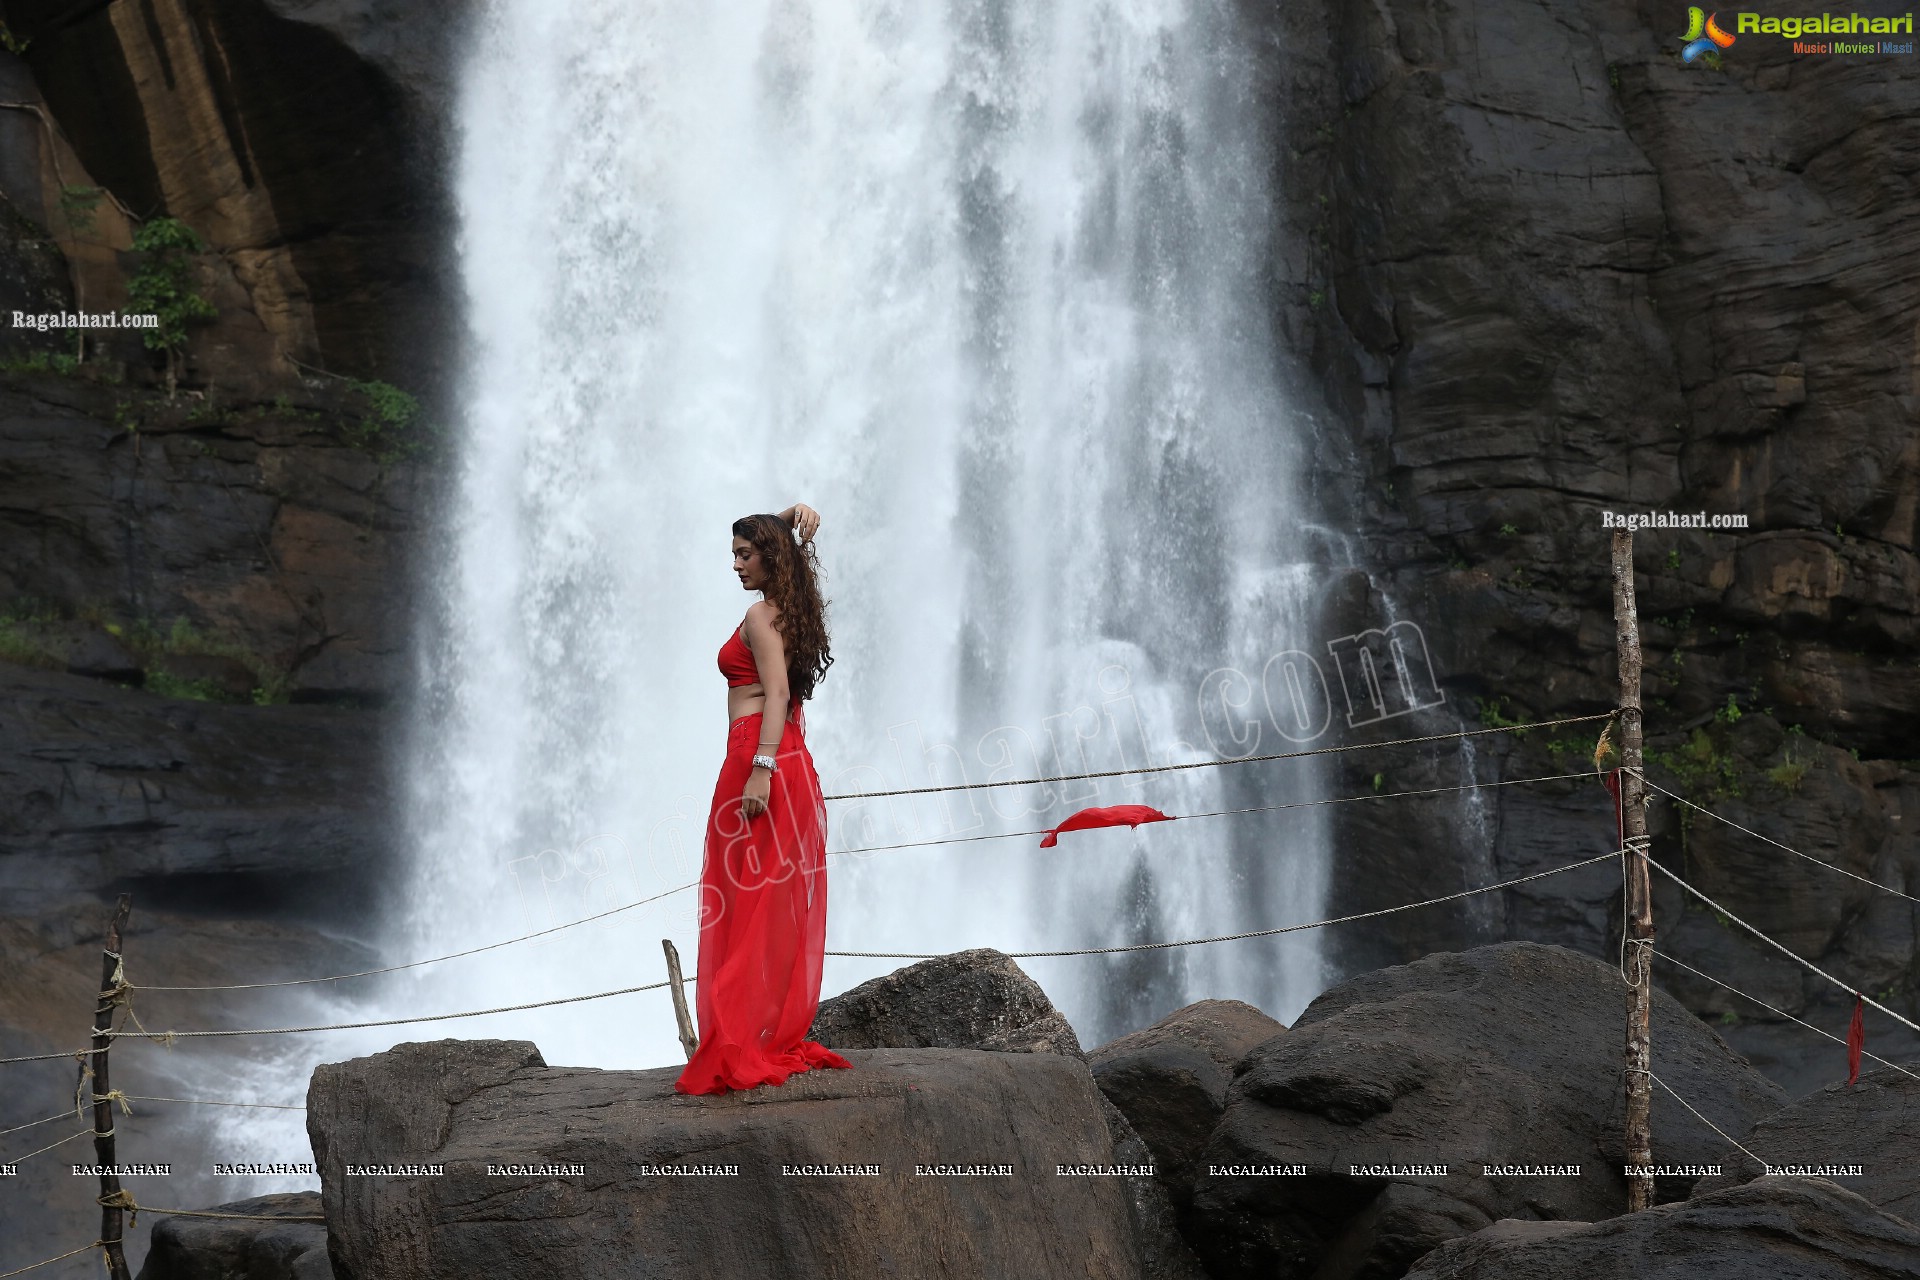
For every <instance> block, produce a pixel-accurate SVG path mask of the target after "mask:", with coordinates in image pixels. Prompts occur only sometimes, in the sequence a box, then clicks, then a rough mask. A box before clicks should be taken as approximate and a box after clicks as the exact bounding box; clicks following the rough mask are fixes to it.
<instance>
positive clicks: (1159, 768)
mask: <svg viewBox="0 0 1920 1280" xmlns="http://www.w3.org/2000/svg"><path fill="white" fill-rule="evenodd" d="M1613 716H1614V713H1613V712H1611V711H1601V712H1598V713H1596V714H1594V715H1590V716H1568V717H1566V718H1565V719H1562V720H1541V721H1538V722H1536V723H1534V724H1503V725H1496V726H1494V727H1493V728H1489V729H1462V730H1459V731H1458V732H1455V733H1429V734H1424V735H1422V736H1420V737H1418V738H1393V739H1390V740H1389V741H1386V742H1354V743H1348V744H1347V745H1345V746H1339V747H1313V748H1310V749H1308V750H1306V751H1276V752H1274V753H1272V754H1270V755H1264V756H1241V757H1239V758H1238V759H1233V760H1189V761H1187V762H1186V763H1184V764H1156V765H1143V766H1142V767H1140V768H1138V769H1103V770H1100V771H1098V772H1095V773H1061V774H1054V775H1051V776H1049V777H1044V778H1009V779H1006V780H1004V781H1001V782H956V783H953V784H951V785H947V786H932V787H905V788H902V789H900V790H897V791H849V792H846V793H844V794H842V795H833V796H823V797H822V799H825V800H883V799H886V798H887V797H889V796H926V795H936V794H940V793H943V792H948V791H985V790H988V789H990V788H994V787H1035V786H1039V785H1041V784H1043V783H1048V782H1089V781H1094V780H1097V779H1100V778H1130V777H1136V776H1138V775H1141V774H1147V773H1178V772H1180V771H1181V770H1185V769H1218V768H1221V767H1222V766H1225V765H1230V764H1265V763H1267V762H1269V761H1273V760H1298V759H1301V758H1302V757H1305V756H1329V755H1338V754H1339V753H1341V752H1345V751H1366V750H1369V749H1371V748H1374V747H1410V746H1415V745H1418V744H1419V743H1422V742H1452V741H1454V740H1455V739H1459V738H1477V737H1480V736H1481V735H1483V734H1488V733H1525V732H1526V731H1527V730H1529V729H1553V728H1557V727H1559V726H1560V725H1563V724H1586V723H1588V722H1590V721H1593V720H1610V719H1612V718H1613Z"/></svg>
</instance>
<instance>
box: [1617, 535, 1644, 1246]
mask: <svg viewBox="0 0 1920 1280" xmlns="http://www.w3.org/2000/svg"><path fill="white" fill-rule="evenodd" d="M1613 621H1614V630H1615V635H1616V638H1617V641H1618V649H1619V655H1620V775H1619V776H1620V818H1621V834H1622V838H1623V839H1622V843H1623V845H1624V847H1625V848H1626V850H1627V855H1626V859H1625V861H1626V867H1625V873H1626V881H1627V885H1626V912H1625V918H1624V919H1622V920H1621V922H1620V927H1621V928H1622V929H1623V930H1625V931H1626V937H1625V939H1624V940H1623V941H1624V946H1623V950H1624V951H1625V953H1626V965H1627V972H1626V976H1627V979H1628V980H1629V982H1630V983H1631V985H1630V986H1629V988H1628V990H1627V1037H1626V1071H1625V1087H1626V1093H1627V1125H1626V1154H1627V1170H1628V1172H1627V1212H1628V1213H1636V1212H1638V1211H1639V1210H1641V1209H1647V1208H1651V1207H1652V1205H1653V1168H1652V1166H1653V1118H1652V1113H1653V1076H1652V1075H1651V1074H1650V1073H1651V1072H1652V1070H1653V1045H1652V1040H1651V1038H1650V1022H1651V1016H1652V1013H1653V887H1652V885H1650V884H1649V883H1648V878H1647V864H1646V862H1645V860H1644V858H1643V857H1642V855H1643V854H1645V853H1646V851H1647V809H1646V802H1647V793H1646V786H1645V784H1644V783H1643V781H1642V780H1641V777H1640V759H1641V757H1640V748H1641V729H1642V723H1641V711H1640V620H1639V616H1638V613H1637V611H1636V608H1635V605H1634V599H1633V531H1632V530H1631V529H1616V530H1615V531H1614V534H1613Z"/></svg>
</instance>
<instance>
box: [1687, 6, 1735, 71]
mask: <svg viewBox="0 0 1920 1280" xmlns="http://www.w3.org/2000/svg"><path fill="white" fill-rule="evenodd" d="M1719 16H1720V15H1719V14H1718V13H1708V12H1707V11H1706V10H1704V9H1702V8H1701V7H1700V6H1698V5H1694V6H1692V7H1691V8H1689V9H1688V10H1687V34H1686V35H1684V36H1682V37H1681V39H1683V40H1685V41H1686V42H1687V46H1686V48H1684V49H1682V50H1681V51H1680V61H1682V62H1688V63H1690V62H1692V61H1694V59H1696V58H1698V57H1700V56H1701V55H1702V54H1704V55H1706V57H1707V63H1708V65H1710V66H1711V65H1714V64H1716V63H1718V62H1719V60H1720V55H1719V54H1718V53H1717V52H1716V46H1717V47H1718V48H1720V49H1724V48H1726V47H1727V46H1728V45H1730V44H1732V43H1733V37H1732V36H1731V35H1729V34H1727V32H1726V31H1725V30H1724V29H1723V28H1722V27H1721V26H1720V24H1719V23H1718V22H1716V21H1714V19H1716V18H1718V17H1719Z"/></svg>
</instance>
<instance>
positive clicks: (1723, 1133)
mask: <svg viewBox="0 0 1920 1280" xmlns="http://www.w3.org/2000/svg"><path fill="white" fill-rule="evenodd" d="M1626 1070H1627V1071H1628V1072H1629V1073H1630V1074H1634V1075H1644V1076H1646V1078H1647V1079H1649V1080H1651V1081H1653V1082H1654V1083H1655V1084H1657V1085H1659V1086H1660V1087H1661V1088H1662V1089H1665V1090H1666V1091H1667V1093H1668V1094H1669V1095H1670V1096H1671V1097H1672V1098H1673V1100H1674V1101H1675V1102H1677V1103H1679V1104H1680V1105H1681V1106H1683V1107H1685V1108H1686V1109H1687V1110H1689V1111H1692V1112H1693V1115H1694V1118H1695V1119H1696V1120H1698V1121H1699V1122H1700V1123H1701V1124H1703V1125H1705V1126H1707V1128H1709V1129H1711V1130H1713V1131H1714V1132H1715V1133H1717V1134H1719V1135H1720V1136H1721V1137H1722V1138H1724V1139H1726V1141H1727V1142H1728V1143H1731V1144H1732V1146H1733V1147H1734V1149H1735V1150H1737V1151H1739V1152H1740V1154H1741V1155H1743V1156H1745V1157H1746V1158H1747V1159H1749V1160H1751V1161H1753V1162H1754V1163H1755V1164H1757V1165H1759V1166H1760V1170H1761V1172H1762V1173H1764V1172H1766V1171H1767V1170H1768V1169H1770V1168H1772V1167H1773V1166H1771V1165H1769V1164H1768V1163H1767V1162H1766V1161H1765V1160H1762V1159H1761V1158H1760V1157H1759V1156H1757V1155H1755V1154H1753V1152H1751V1151H1749V1150H1747V1149H1746V1148H1745V1147H1743V1146H1741V1145H1740V1144H1739V1143H1737V1142H1734V1140H1733V1139H1732V1138H1729V1137H1727V1131H1726V1130H1725V1129H1722V1128H1721V1127H1720V1126H1719V1125H1717V1124H1715V1123H1714V1122H1713V1121H1711V1120H1709V1119H1707V1118H1706V1117H1705V1116H1703V1115H1701V1114H1700V1113H1699V1111H1697V1110H1695V1108H1694V1105H1693V1104H1692V1103H1691V1102H1688V1101H1687V1100H1686V1099H1685V1098H1683V1097H1681V1096H1680V1095H1679V1094H1677V1093H1675V1092H1674V1090H1673V1086H1672V1085H1670V1084H1668V1083H1667V1082H1666V1081H1665V1080H1662V1079H1661V1078H1660V1077H1659V1076H1657V1075H1655V1074H1653V1072H1651V1071H1644V1070H1642V1069H1641V1068H1639V1067H1627V1068H1626Z"/></svg>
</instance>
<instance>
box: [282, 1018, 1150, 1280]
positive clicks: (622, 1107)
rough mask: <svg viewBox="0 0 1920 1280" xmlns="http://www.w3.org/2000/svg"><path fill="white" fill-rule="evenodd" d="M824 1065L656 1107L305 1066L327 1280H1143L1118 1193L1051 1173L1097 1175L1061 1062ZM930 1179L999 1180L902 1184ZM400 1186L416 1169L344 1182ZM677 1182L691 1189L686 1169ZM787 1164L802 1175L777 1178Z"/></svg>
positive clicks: (1103, 1154)
mask: <svg viewBox="0 0 1920 1280" xmlns="http://www.w3.org/2000/svg"><path fill="white" fill-rule="evenodd" d="M847 1056H848V1057H849V1058H850V1059H851V1060H852V1061H853V1064H854V1065H853V1069H852V1070H818V1071H808V1072H804V1073H802V1074H800V1075H798V1076H794V1077H792V1078H791V1079H789V1080H788V1081H787V1082H786V1083H785V1084H784V1085H781V1086H780V1087H778V1088H760V1089H753V1090H748V1091H745V1092H741V1093H733V1094H726V1095H723V1096H719V1097H700V1098H695V1097H688V1096H685V1095H682V1094H678V1093H675V1092H674V1090H673V1081H674V1078H675V1077H676V1076H677V1075H678V1069H677V1068H673V1067H663V1068H658V1069H655V1070H650V1071H594V1070H586V1069H569V1068H556V1067H549V1066H546V1065H545V1063H544V1062H543V1061H542V1060H541V1057H540V1054H539V1051H538V1050H537V1049H535V1048H534V1046H533V1045H531V1044H528V1043H526V1042H524V1041H520V1042H508V1041H473V1042H466V1041H450V1040H449V1041H440V1042H438V1043H434V1044H405V1045H400V1046H398V1047H396V1048H394V1049H392V1050H389V1051H388V1052H386V1053H381V1054H375V1055H374V1056H372V1057H367V1058H357V1059H354V1060H352V1061H350V1062H343V1063H335V1064H330V1065H325V1066H322V1067H320V1068H319V1069H317V1070H316V1071H315V1072H314V1075H313V1081H312V1084H311V1086H310V1088H309V1090H308V1095H307V1105H308V1111H307V1129H308V1133H309V1135H310V1136H311V1138H312V1140H313V1149H314V1154H315V1156H316V1158H317V1160H318V1161H319V1164H320V1175H321V1187H322V1196H323V1199H324V1202H325V1205H326V1216H327V1221H328V1225H329V1228H330V1230H331V1232H332V1249H333V1262H334V1270H335V1273H336V1275H338V1276H340V1277H341V1278H342V1280H427V1278H429V1277H433V1278H441V1277H444V1278H446V1280H453V1278H455V1277H458V1278H459V1280H468V1278H469V1277H472V1276H481V1275H484V1276H490V1277H499V1278H501V1280H511V1278H513V1277H528V1278H531V1277H548V1276H557V1275H564V1276H567V1277H569V1280H596V1278H598V1277H616V1276H617V1277H621V1278H622V1280H629V1278H633V1277H655V1276H659V1277H667V1276H688V1275H698V1276H703V1277H710V1278H712V1280H724V1278H725V1277H733V1276H739V1277H753V1278H754V1280H759V1278H760V1277H764V1276H774V1275H792V1276H828V1275H831V1276H835V1277H842V1278H844V1280H860V1278H861V1277H880V1276H886V1277H895V1276H903V1275H911V1276H925V1277H940V1276H952V1277H974V1276H986V1275H996V1276H999V1275H1004V1276H1019V1277H1022V1278H1023V1280H1026V1278H1033V1280H1041V1278H1044V1277H1049V1276H1058V1277H1069V1276H1071V1277H1073V1278H1074V1280H1086V1278H1089V1277H1101V1278H1104V1277H1112V1278H1115V1280H1133V1278H1134V1277H1138V1276H1140V1275H1141V1274H1142V1272H1141V1265H1140V1261H1139V1257H1138V1253H1137V1250H1136V1246H1135V1243H1134V1239H1133V1231H1132V1227H1131V1224H1130V1222H1129V1219H1128V1208H1127V1203H1126V1196H1125V1192H1124V1187H1123V1184H1122V1182H1121V1180H1120V1179H1119V1178H1117V1177H1112V1176H1078V1175H1076V1174H1073V1173H1068V1174H1062V1173H1061V1172H1059V1167H1060V1166H1069V1167H1081V1166H1105V1165H1108V1164H1109V1163H1110V1162H1111V1159H1112V1141H1111V1138H1110V1136H1109V1134H1108V1132H1107V1127H1106V1125H1105V1123H1104V1122H1103V1120H1102V1118H1101V1114H1100V1093H1099V1091H1098V1090H1097V1089H1095V1088H1094V1086H1093V1081H1092V1079H1091V1078H1090V1077H1089V1076H1088V1074H1087V1071H1086V1068H1085V1067H1084V1066H1083V1065H1081V1064H1080V1063H1079V1062H1077V1061H1075V1060H1072V1059H1070V1058H1067V1057H1064V1056H1061V1055H1057V1054H1046V1053H1027V1054H1015V1053H981V1052H978V1051H974V1050H964V1049H855V1050H852V1051H850V1052H848V1054H847ZM933 1165H948V1166H959V1167H966V1166H1010V1169H1008V1170H1007V1171H1006V1172H1005V1173H1004V1174H1002V1173H987V1174H984V1175H982V1174H975V1175H967V1176H942V1175H936V1174H932V1173H924V1172H920V1171H918V1170H917V1168H916V1166H933ZM420 1166H426V1167H429V1168H431V1169H433V1170H437V1171H438V1172H437V1173H434V1174H431V1175H428V1176H408V1175H393V1174H390V1173H389V1174H382V1175H367V1174H365V1173H350V1170H354V1169H355V1168H356V1167H359V1168H361V1169H364V1168H368V1167H373V1168H384V1169H387V1170H389V1171H391V1170H392V1169H394V1168H396V1167H398V1168H402V1169H405V1168H408V1167H416V1168H417V1167H420ZM489 1166H492V1167H493V1169H494V1172H492V1173H490V1172H489ZM510 1166H518V1168H515V1169H511V1170H510V1171H509V1172H505V1173H502V1172H499V1170H500V1169H501V1168H502V1167H510ZM673 1166H678V1167H679V1168H680V1170H681V1171H680V1172H664V1173H663V1172H661V1171H662V1170H663V1169H669V1168H670V1167H673ZM846 1166H856V1167H859V1166H875V1167H877V1172H874V1173H872V1174H868V1173H866V1172H845V1171H844V1168H845V1167H846ZM696 1167H697V1168H702V1169H705V1170H706V1171H707V1173H706V1174H705V1175H696V1174H693V1173H690V1172H687V1171H686V1170H688V1169H691V1168H696ZM804 1167H813V1171H812V1172H807V1173H799V1172H792V1171H793V1170H796V1169H801V1168H804ZM823 1167H824V1168H825V1169H829V1170H831V1169H841V1170H842V1171H841V1172H821V1171H820V1170H821V1169H822V1168H823ZM575 1170H577V1172H576V1171H575ZM715 1170H719V1171H720V1172H717V1173H716V1172H714V1171H715ZM729 1170H730V1171H731V1172H727V1171H729Z"/></svg>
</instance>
